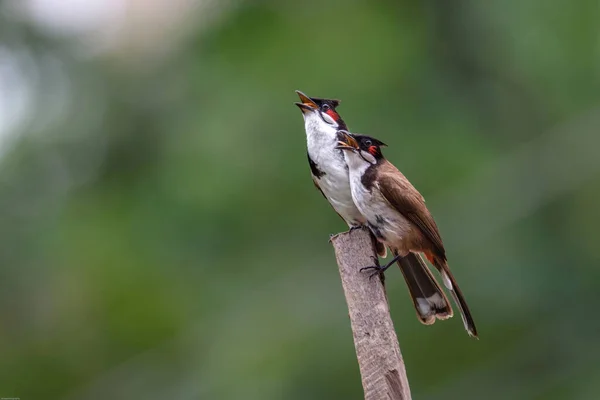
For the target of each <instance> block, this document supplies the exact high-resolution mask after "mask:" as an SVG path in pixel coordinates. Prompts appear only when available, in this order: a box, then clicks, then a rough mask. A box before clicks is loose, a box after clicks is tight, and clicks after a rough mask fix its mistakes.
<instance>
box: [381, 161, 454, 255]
mask: <svg viewBox="0 0 600 400" xmlns="http://www.w3.org/2000/svg"><path fill="white" fill-rule="evenodd" d="M388 165H389V166H387V165H386V166H385V167H384V165H382V167H384V168H381V172H380V174H379V190H380V191H381V194H382V195H383V197H384V198H385V199H386V200H387V201H388V202H389V203H390V204H391V205H392V207H394V208H395V209H396V210H397V211H398V212H399V213H401V214H402V215H403V216H404V217H405V218H406V219H408V220H409V221H411V222H412V223H413V224H415V225H416V226H417V227H419V229H420V230H421V232H422V233H423V234H424V235H425V237H426V238H427V239H428V240H429V241H430V242H431V243H432V244H433V246H434V250H435V253H436V255H438V256H440V257H442V258H443V259H444V260H445V259H446V251H445V250H444V244H443V243H442V238H441V237H440V232H439V230H438V227H437V225H436V223H435V221H434V220H433V217H432V216H431V214H430V213H429V210H428V209H427V206H426V205H425V200H424V199H423V196H421V193H419V191H418V190H417V189H415V188H414V186H413V185H412V184H411V183H410V182H409V181H408V179H406V177H405V176H404V175H402V173H401V172H400V171H398V170H397V169H396V167H394V166H393V165H391V164H388Z"/></svg>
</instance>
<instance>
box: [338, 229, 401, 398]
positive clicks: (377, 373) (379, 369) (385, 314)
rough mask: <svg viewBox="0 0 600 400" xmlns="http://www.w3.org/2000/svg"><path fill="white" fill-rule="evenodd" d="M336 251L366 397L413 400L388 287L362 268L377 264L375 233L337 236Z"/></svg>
mask: <svg viewBox="0 0 600 400" xmlns="http://www.w3.org/2000/svg"><path fill="white" fill-rule="evenodd" d="M331 243H332V244H333V247H334V249H335V256H336V259H337V263H338V267H339V270H340V276H341V278H342V286H343V288H344V295H345V296H346V303H347V304H348V311H349V315H350V323H351V326H352V334H353V336H354V347H355V349H356V356H357V358H358V365H359V368H360V375H361V378H362V385H363V389H364V392H365V399H367V400H380V399H394V400H396V399H402V400H410V399H411V395H410V388H409V385H408V379H407V377H406V368H405V367H404V361H403V359H402V354H401V353H400V345H399V344H398V338H397V336H396V331H395V330H394V324H393V323H392V318H391V316H390V311H389V305H388V301H387V296H386V293H385V286H384V283H383V282H382V280H381V279H380V278H379V277H378V276H374V277H373V278H372V279H370V278H369V276H370V275H371V274H372V272H370V271H363V272H360V269H361V268H362V267H365V266H368V265H373V259H372V258H371V256H373V257H375V256H376V254H375V250H374V243H373V237H372V235H371V234H370V232H369V231H368V230H366V229H356V230H354V231H352V232H344V233H340V234H338V235H336V236H334V237H333V238H332V239H331Z"/></svg>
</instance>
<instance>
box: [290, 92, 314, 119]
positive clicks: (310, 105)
mask: <svg viewBox="0 0 600 400" xmlns="http://www.w3.org/2000/svg"><path fill="white" fill-rule="evenodd" d="M296 94H297V95H298V97H300V100H301V101H302V102H301V103H294V104H296V105H297V106H298V107H299V108H300V111H302V112H303V113H307V112H310V111H314V110H316V109H318V108H319V106H318V105H317V103H315V102H314V101H312V99H311V98H310V97H308V96H307V95H305V94H304V93H302V92H301V91H299V90H296Z"/></svg>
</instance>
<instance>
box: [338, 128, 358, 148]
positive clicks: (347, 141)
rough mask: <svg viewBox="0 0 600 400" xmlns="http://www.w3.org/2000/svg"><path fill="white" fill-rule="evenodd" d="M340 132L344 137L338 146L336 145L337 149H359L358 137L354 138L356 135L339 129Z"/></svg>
mask: <svg viewBox="0 0 600 400" xmlns="http://www.w3.org/2000/svg"><path fill="white" fill-rule="evenodd" d="M338 133H339V134H340V135H341V136H342V138H341V140H339V141H338V144H337V146H335V148H336V149H340V150H350V151H353V152H356V151H357V150H358V142H357V141H356V139H354V137H352V135H350V134H349V133H348V132H346V131H339V132H338Z"/></svg>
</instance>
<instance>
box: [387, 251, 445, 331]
mask: <svg viewBox="0 0 600 400" xmlns="http://www.w3.org/2000/svg"><path fill="white" fill-rule="evenodd" d="M398 266H399V267H400V270H401V271H402V275H404V280H405V281H406V285H407V286H408V291H409V293H410V297H411V299H412V301H413V303H414V305H415V309H416V311H417V317H418V318H419V320H420V321H421V322H422V323H423V324H425V325H431V324H433V323H434V322H435V319H436V318H438V319H447V318H450V317H452V307H451V306H450V302H449V301H448V298H447V297H446V295H445V294H444V291H443V290H442V288H441V287H440V286H439V285H438V283H437V282H436V280H435V278H434V277H433V275H432V274H431V271H429V268H427V265H426V264H425V262H424V261H423V258H422V257H421V255H420V254H415V253H409V254H408V255H406V256H405V257H402V258H401V259H400V260H398Z"/></svg>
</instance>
